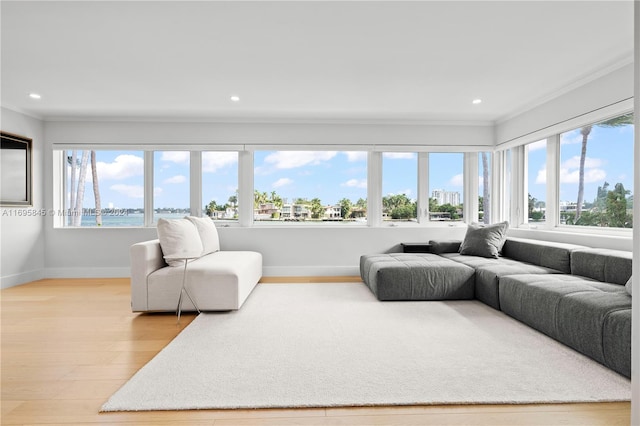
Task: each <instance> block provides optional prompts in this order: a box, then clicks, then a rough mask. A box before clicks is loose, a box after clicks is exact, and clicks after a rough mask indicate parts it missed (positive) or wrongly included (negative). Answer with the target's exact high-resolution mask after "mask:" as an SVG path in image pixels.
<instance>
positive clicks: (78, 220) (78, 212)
mask: <svg viewBox="0 0 640 426" xmlns="http://www.w3.org/2000/svg"><path fill="white" fill-rule="evenodd" d="M88 162H89V151H87V150H84V151H82V159H81V160H80V173H79V174H78V195H77V197H76V205H75V214H74V215H73V220H72V221H73V223H72V225H73V226H80V225H81V224H82V203H83V201H84V183H85V180H86V179H87V163H88Z"/></svg>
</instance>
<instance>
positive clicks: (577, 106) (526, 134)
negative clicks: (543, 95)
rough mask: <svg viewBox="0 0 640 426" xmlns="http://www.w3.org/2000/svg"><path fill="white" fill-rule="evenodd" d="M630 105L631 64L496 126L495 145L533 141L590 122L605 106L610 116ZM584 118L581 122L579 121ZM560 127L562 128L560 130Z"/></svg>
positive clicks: (631, 98)
mask: <svg viewBox="0 0 640 426" xmlns="http://www.w3.org/2000/svg"><path fill="white" fill-rule="evenodd" d="M631 108H633V63H630V64H628V65H625V66H623V67H621V68H618V69H616V70H614V71H612V72H610V73H608V74H605V75H603V76H601V77H600V78H597V79H595V80H593V81H590V82H588V83H586V84H584V85H582V86H580V87H577V88H575V89H573V90H571V91H568V92H566V93H564V94H562V95H560V96H558V97H556V98H554V99H552V100H549V101H547V102H545V103H543V104H541V105H538V106H536V107H535V108H532V109H530V110H528V111H525V112H523V113H521V114H518V115H515V116H513V117H511V118H509V119H506V120H503V121H501V122H499V123H498V124H497V125H496V144H497V145H500V144H508V143H509V142H513V143H518V139H519V138H525V139H528V140H527V141H528V142H532V141H535V140H538V139H542V138H545V137H547V136H549V135H551V134H553V133H559V132H560V131H564V130H569V129H566V128H565V127H566V126H563V123H570V124H568V125H569V126H570V127H571V128H577V127H580V126H581V125H582V124H586V123H588V122H592V121H593V119H592V118H591V116H592V115H593V114H594V113H595V115H598V114H601V113H602V111H603V109H607V111H609V112H610V114H611V115H616V114H618V113H622V112H624V111H626V110H630V109H631ZM582 121H584V123H583V122H582ZM559 129H563V130H559Z"/></svg>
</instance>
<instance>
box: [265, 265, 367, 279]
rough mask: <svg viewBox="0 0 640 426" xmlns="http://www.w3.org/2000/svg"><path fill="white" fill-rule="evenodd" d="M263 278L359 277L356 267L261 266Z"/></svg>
mask: <svg viewBox="0 0 640 426" xmlns="http://www.w3.org/2000/svg"><path fill="white" fill-rule="evenodd" d="M262 275H264V276H265V277H333V276H359V275H360V269H359V267H358V266H263V267H262Z"/></svg>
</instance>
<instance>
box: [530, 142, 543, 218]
mask: <svg viewBox="0 0 640 426" xmlns="http://www.w3.org/2000/svg"><path fill="white" fill-rule="evenodd" d="M525 152H526V154H525V155H526V157H525V158H526V161H527V171H528V173H527V176H525V179H526V182H527V183H526V185H527V192H526V194H527V200H528V202H527V206H528V209H527V211H528V216H527V217H528V222H529V223H544V222H545V221H546V216H545V213H546V209H547V201H546V200H547V140H546V139H544V140H541V141H538V142H534V143H530V144H528V145H526V146H525Z"/></svg>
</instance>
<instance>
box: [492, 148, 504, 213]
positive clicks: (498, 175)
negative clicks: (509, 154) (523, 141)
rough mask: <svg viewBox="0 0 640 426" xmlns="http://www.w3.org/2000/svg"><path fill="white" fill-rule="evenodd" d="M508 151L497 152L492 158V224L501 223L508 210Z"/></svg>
mask: <svg viewBox="0 0 640 426" xmlns="http://www.w3.org/2000/svg"><path fill="white" fill-rule="evenodd" d="M505 157H506V151H496V152H494V153H493V154H492V156H491V222H494V223H496V222H501V221H503V220H504V218H505V211H506V210H507V208H506V197H505V191H506V180H505V179H506V175H507V173H506V161H505V160H506V158H505Z"/></svg>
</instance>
